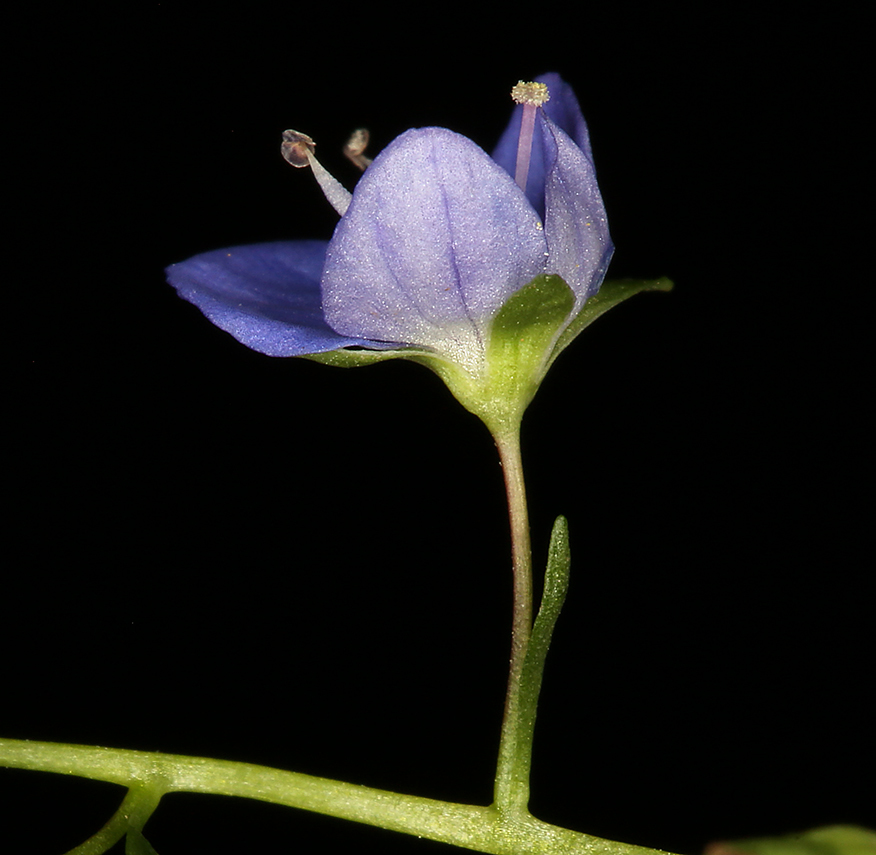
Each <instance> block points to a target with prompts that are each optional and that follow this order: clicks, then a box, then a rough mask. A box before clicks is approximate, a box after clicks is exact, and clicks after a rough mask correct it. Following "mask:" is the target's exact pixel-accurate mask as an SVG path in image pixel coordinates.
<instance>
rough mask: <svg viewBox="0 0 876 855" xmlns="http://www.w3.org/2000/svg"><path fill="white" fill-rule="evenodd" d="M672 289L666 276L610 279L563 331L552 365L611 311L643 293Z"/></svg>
mask: <svg viewBox="0 0 876 855" xmlns="http://www.w3.org/2000/svg"><path fill="white" fill-rule="evenodd" d="M672 288H673V284H672V281H671V280H670V279H667V278H666V277H665V276H663V277H662V278H660V279H609V280H607V281H605V282H603V283H602V286H601V287H600V289H599V291H597V292H596V294H594V295H593V296H592V297H591V298H590V299H589V300H588V301H587V302H586V303H585V304H584V307H583V308H582V309H581V311H580V312H578V314H577V315H576V316H575V319H574V320H573V321H572V323H570V324H569V326H568V327H567V328H566V329H565V330H563V334H562V335H561V336H560V339H559V341H558V342H557V346H556V349H555V350H554V353H553V355H552V357H551V363H553V361H554V359H556V358H557V356H558V355H559V354H560V353H561V352H562V351H563V350H565V349H566V348H567V347H568V346H569V345H570V344H571V343H572V342H573V341H574V339H575V338H576V337H577V336H578V334H579V333H580V332H581V330H583V329H584V328H585V327H589V326H590V324H592V323H593V322H594V321H595V320H596V319H597V318H598V317H599V316H600V315H604V314H605V313H606V312H607V311H608V310H609V309H613V308H614V307H615V306H617V305H618V304H619V303H623V302H624V300H628V299H629V298H630V297H633V296H635V295H636V294H640V293H642V292H643V291H671V290H672Z"/></svg>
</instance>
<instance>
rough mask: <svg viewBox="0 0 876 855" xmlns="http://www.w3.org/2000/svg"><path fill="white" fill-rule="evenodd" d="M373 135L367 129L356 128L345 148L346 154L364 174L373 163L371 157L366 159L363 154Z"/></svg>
mask: <svg viewBox="0 0 876 855" xmlns="http://www.w3.org/2000/svg"><path fill="white" fill-rule="evenodd" d="M370 138H371V135H370V134H369V133H368V129H367V128H356V130H355V131H353V133H352V134H351V135H350V139H348V140H347V144H346V145H345V146H344V154H345V155H347V157H349V158H350V160H352V161H353V163H355V164H356V166H358V167H359V169H361V170H362V171H363V172H364V171H365V170H366V169H367V168H368V167H369V166H371V164H372V163H373V161H372V159H371V158H370V157H365V155H364V154H363V152H364V151H365V149H366V148H368V140H369V139H370Z"/></svg>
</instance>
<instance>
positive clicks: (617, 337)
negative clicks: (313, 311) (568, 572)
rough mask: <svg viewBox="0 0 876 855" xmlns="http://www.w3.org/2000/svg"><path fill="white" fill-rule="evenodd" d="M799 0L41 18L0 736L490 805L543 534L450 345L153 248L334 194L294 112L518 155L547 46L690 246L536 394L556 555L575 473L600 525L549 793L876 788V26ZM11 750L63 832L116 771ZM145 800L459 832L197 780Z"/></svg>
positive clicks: (626, 191)
mask: <svg viewBox="0 0 876 855" xmlns="http://www.w3.org/2000/svg"><path fill="white" fill-rule="evenodd" d="M569 8H570V9H571V8H572V7H569ZM769 8H770V10H771V11H769V12H766V13H765V12H763V11H761V12H759V13H755V12H753V11H748V10H746V9H745V8H744V7H742V6H739V5H730V4H726V5H716V6H714V7H710V11H709V12H708V13H703V12H698V13H696V14H691V12H690V11H689V10H687V9H686V8H684V9H683V8H682V7H678V9H677V10H676V9H674V8H673V7H672V6H665V5H661V6H660V8H659V10H658V9H657V7H656V6H655V7H654V11H651V12H647V11H643V10H642V9H641V8H639V7H633V6H629V7H626V6H624V4H621V5H619V6H615V7H612V9H611V10H610V11H606V10H605V9H590V8H588V7H586V6H576V7H574V11H569V12H564V11H563V10H562V9H559V10H556V9H554V10H549V9H547V8H535V9H530V10H522V11H521V10H518V9H517V7H514V8H509V9H507V10H504V11H502V10H500V11H496V12H494V13H493V17H492V20H491V21H490V22H489V23H486V22H484V21H481V20H477V19H472V17H471V13H470V12H469V10H467V9H465V8H453V7H446V6H445V7H441V8H434V9H431V10H430V11H429V13H428V17H427V19H426V20H423V19H420V18H418V17H417V14H415V13H410V17H407V15H408V13H407V12H406V13H405V15H402V16H401V17H400V13H398V12H393V11H392V10H390V9H388V8H383V7H368V8H364V7H358V6H357V7H352V6H346V5H339V6H331V7H329V6H328V5H325V4H324V5H323V6H320V7H317V8H315V9H314V8H311V7H308V6H303V5H300V4H299V5H296V6H295V7H292V8H289V7H284V8H283V9H281V8H280V7H279V6H274V4H250V5H241V6H240V7H239V8H235V9H233V11H231V12H228V11H224V12H223V11H220V10H218V9H216V8H210V7H205V8H204V9H203V10H202V11H200V12H195V11H193V10H192V8H191V7H184V6H182V5H180V4H177V3H172V2H171V3H151V4H146V3H143V4H138V3H132V4H120V5H119V6H118V8H117V9H116V10H115V11H104V12H102V13H100V14H97V13H84V14H83V13H82V12H81V10H75V11H74V12H69V13H67V14H66V15H64V16H58V15H55V14H52V15H49V14H46V15H45V16H44V17H42V18H40V19H38V20H34V19H32V20H29V21H27V22H22V23H21V24H19V25H18V27H17V28H14V31H13V32H14V37H15V38H14V41H15V42H16V44H15V45H14V49H15V56H16V57H19V58H20V59H19V62H18V82H17V84H16V86H15V87H14V88H15V89H16V94H17V97H16V99H15V101H16V103H15V107H16V121H15V124H14V133H13V134H11V135H10V136H12V137H13V138H14V139H13V140H12V141H13V142H16V143H19V144H20V145H21V148H22V153H21V157H20V158H11V159H10V161H9V162H8V163H7V169H8V175H9V179H10V183H11V181H12V180H13V179H15V180H20V179H21V178H23V179H24V182H25V184H26V189H25V192H24V193H21V194H20V195H16V196H15V197H14V200H13V202H12V203H11V204H12V207H13V208H14V209H13V211H12V213H13V214H14V219H15V223H14V225H13V226H12V228H11V230H10V231H8V232H7V234H8V235H9V236H10V237H11V240H10V241H9V244H8V245H7V251H6V255H7V260H8V262H9V264H8V265H7V275H8V276H9V280H8V281H7V288H8V289H9V291H8V293H7V296H8V297H9V300H10V301H11V300H12V299H13V298H14V297H16V296H17V295H19V294H23V295H24V296H25V297H26V300H27V306H26V308H25V309H24V310H23V311H19V310H17V309H10V312H11V316H10V317H8V318H7V326H8V328H9V332H10V333H11V335H13V336H16V337H17V336H21V340H20V341H21V343H20V344H19V345H18V346H17V348H16V359H17V362H16V369H17V370H16V380H18V379H19V378H22V377H23V379H24V383H23V384H19V383H17V382H16V383H15V384H13V386H12V387H11V392H10V397H11V399H12V400H11V404H12V413H11V416H9V417H8V418H9V419H10V421H11V422H12V425H13V427H14V428H15V430H16V433H15V439H13V440H12V441H11V442H10V443H9V445H8V449H7V453H8V462H9V467H8V470H9V472H10V473H11V477H10V478H9V479H8V481H7V484H8V490H9V493H10V495H11V500H12V502H13V504H14V505H15V509H14V510H13V512H12V513H11V514H9V515H8V518H9V522H10V525H11V533H10V536H9V537H8V539H7V543H8V556H9V558H8V562H7V569H6V571H5V573H4V577H5V581H4V583H3V585H4V587H3V595H2V608H3V613H4V624H3V635H4V638H3V645H4V655H3V663H4V664H3V678H2V687H3V688H2V692H3V697H2V706H0V732H2V734H3V735H4V736H9V737H16V738H31V739H41V740H51V741H62V742H75V743H86V744H92V743H94V744H102V745H113V746H119V747H126V748H138V749H144V750H159V751H166V752H175V753H184V754H193V755H204V756H215V757H223V758H228V759H238V760H245V761H250V762H255V763H262V764H266V765H271V766H277V767H282V768H289V769H294V770H297V771H302V772H308V773H311V774H316V775H322V776H326V777H336V778H340V779H344V780H349V781H353V782H356V783H362V784H368V785H372V786H376V787H382V788H386V789H394V790H399V791H403V792H410V793H415V794H418V795H423V796H431V797H436V798H443V799H449V800H453V801H470V802H478V803H487V802H488V801H489V800H490V795H491V777H492V769H493V763H494V754H495V747H496V741H497V736H498V728H499V724H500V716H501V708H502V698H503V692H504V678H505V675H504V669H505V662H506V659H507V634H508V622H509V615H510V612H509V610H510V578H509V577H510V574H509V559H508V557H507V553H508V535H507V523H506V520H505V516H504V505H503V502H504V498H503V491H502V485H501V476H500V470H499V467H498V464H497V462H496V459H495V452H494V450H493V448H492V443H491V441H490V438H489V436H488V434H487V432H486V431H485V429H484V428H483V427H482V426H481V425H480V424H479V423H478V422H477V421H476V420H475V419H474V417H472V416H470V415H469V414H467V413H466V412H464V411H463V410H462V409H461V408H460V407H459V406H458V405H456V404H455V402H454V401H453V400H452V398H451V397H450V395H449V393H448V392H447V391H446V390H445V389H444V388H443V387H442V386H441V385H440V383H439V382H438V381H437V379H436V378H435V377H433V376H432V375H431V374H430V373H429V372H427V371H425V370H424V369H422V368H420V367H418V366H414V365H408V364H403V363H390V364H387V365H382V366H376V367H373V368H368V369H363V370H350V371H344V370H339V369H330V368H327V367H324V366H320V365H316V364H312V363H309V362H306V361H303V360H279V359H271V358H268V357H265V356H262V355H260V354H257V353H254V352H252V351H249V350H247V349H246V348H244V347H243V346H241V345H239V344H238V343H236V342H235V341H234V340H233V339H231V338H230V337H229V336H227V335H226V334H225V333H223V332H221V331H219V330H217V329H215V328H214V327H212V326H211V325H210V324H209V323H208V322H207V321H206V320H205V319H204V318H203V317H202V316H201V315H200V314H199V312H198V311H197V310H196V309H194V308H193V307H191V306H189V305H188V304H186V303H183V302H182V301H180V300H179V299H178V298H177V297H176V296H175V294H174V293H173V291H172V290H171V289H170V288H169V286H167V285H166V284H165V283H164V279H163V273H162V269H163V267H164V266H165V265H167V264H169V263H171V262H174V261H179V260H182V259H184V258H186V257H188V256H190V255H192V254H194V253H197V252H201V251H205V250H208V249H213V248H218V247H222V246H228V245H233V244H238V243H248V242H257V241H262V240H276V239H286V238H289V239H291V238H296V237H319V238H327V237H329V236H330V235H331V231H332V229H333V227H334V224H335V222H336V219H337V218H336V216H335V214H334V212H333V211H332V210H331V208H330V207H329V206H328V204H327V203H326V202H325V200H324V199H323V198H322V195H321V193H320V192H319V190H318V188H317V186H316V184H315V182H314V181H313V179H312V176H310V175H309V174H308V173H307V172H306V171H304V170H300V171H299V170H293V169H291V168H290V167H289V166H288V165H287V164H285V163H284V162H283V160H282V159H281V157H280V155H279V139H280V133H281V132H282V131H283V130H284V129H285V128H287V127H292V128H296V129H299V130H303V131H305V132H307V133H309V134H310V135H311V136H313V137H314V138H315V139H316V141H317V143H318V145H319V149H318V152H319V154H320V155H321V159H322V162H323V164H324V165H326V166H327V167H328V168H329V169H330V170H331V171H333V172H334V173H335V174H336V175H337V176H338V177H339V178H340V179H341V180H342V181H343V182H345V183H346V184H347V185H348V186H352V184H353V182H354V181H355V179H356V173H355V170H354V169H353V168H352V166H350V165H349V164H347V163H346V162H345V161H344V159H343V157H342V156H341V154H340V146H341V145H342V144H343V142H344V140H345V139H346V135H347V134H348V133H349V131H350V130H352V129H353V128H354V127H358V126H361V125H366V126H368V127H369V128H370V129H371V131H372V140H373V146H374V150H375V151H378V150H379V149H380V148H381V147H383V146H384V145H386V144H387V143H388V142H389V141H390V140H392V139H393V138H394V137H395V136H396V135H397V134H399V133H400V132H402V131H403V130H405V129H407V128H409V127H416V126H422V125H441V126H445V127H449V128H451V129H453V130H456V131H459V132H461V133H465V134H467V135H468V136H470V137H471V138H472V139H474V140H475V141H476V142H477V143H479V144H480V145H482V146H483V147H484V148H486V149H487V150H489V149H490V147H491V146H492V145H493V144H494V142H495V141H496V139H497V138H498V135H499V133H500V132H501V130H502V128H503V127H504V124H505V122H506V121H507V116H508V114H509V110H510V102H509V99H508V94H507V93H508V90H509V89H510V86H511V85H512V84H513V83H515V82H516V81H517V80H518V79H519V78H531V77H533V76H535V75H536V74H539V73H541V72H544V71H548V70H556V71H559V72H560V73H561V74H563V75H564V76H565V77H566V79H567V80H568V81H569V82H570V83H571V84H572V85H573V86H574V87H575V89H576V91H577V93H578V96H579V99H580V101H581V104H582V107H583V110H584V113H585V115H586V117H587V119H588V122H589V124H590V130H591V136H592V140H593V146H594V154H595V158H596V164H597V169H598V173H599V177H600V185H601V187H602V191H603V195H604V197H605V200H606V205H607V207H608V213H609V219H610V222H611V225H612V233H613V237H614V240H615V243H616V246H617V251H616V255H615V260H614V262H613V264H612V269H611V271H610V275H611V276H614V277H620V276H636V277H644V278H654V277H657V276H660V275H668V276H670V277H672V278H673V279H674V280H675V281H676V283H677V286H676V290H675V291H674V292H673V293H672V294H670V295H663V294H659V295H644V296H640V297H637V298H636V299H635V300H633V301H632V302H630V303H629V304H627V305H625V306H623V307H621V308H619V309H617V310H615V311H614V312H613V313H612V314H611V315H609V316H607V317H605V318H604V319H602V320H600V321H599V322H598V323H597V324H596V325H594V326H593V327H592V328H591V329H590V330H588V332H587V333H586V335H584V336H583V337H582V338H581V339H580V340H579V341H578V342H577V343H576V344H575V346H574V347H573V348H571V349H570V350H569V351H568V352H567V353H566V354H564V356H563V357H562V359H561V360H560V361H559V362H558V364H557V365H556V366H555V368H554V370H553V371H552V374H551V376H550V377H549V378H548V379H547V381H546V382H545V384H544V385H543V388H542V390H541V391H540V393H539V395H538V397H537V398H536V401H535V403H534V404H533V406H532V407H531V409H530V411H529V413H528V415H527V419H526V424H525V430H524V443H525V457H526V466H527V473H528V482H529V490H530V503H531V510H532V530H533V538H534V546H535V549H536V554H537V556H538V557H539V560H541V558H540V557H541V556H543V554H544V550H545V549H546V545H547V536H548V533H549V530H550V525H551V522H552V519H553V517H554V516H555V515H556V514H558V513H563V514H566V515H567V516H568V517H569V519H570V525H571V533H572V544H573V556H574V564H573V579H572V588H571V593H570V597H569V601H568V604H567V608H566V610H565V612H564V614H563V616H562V619H561V622H560V625H559V628H558V631H557V636H556V639H555V643H554V648H553V650H552V652H551V657H550V659H549V662H548V669H547V675H546V680H545V687H544V694H543V702H542V706H541V709H540V719H539V726H538V731H537V742H536V754H535V762H534V770H533V799H532V809H533V811H534V812H535V813H536V814H537V815H538V816H540V817H542V818H544V819H546V820H550V821H553V822H556V823H559V824H563V825H567V826H569V827H572V828H576V829H579V830H582V831H587V832H590V833H593V834H597V835H600V836H603V837H609V838H615V839H621V840H625V841H628V842H634V843H639V844H643V845H648V846H653V847H660V848H664V849H668V850H672V851H676V852H682V853H691V855H692V853H696V852H698V851H700V850H701V849H702V847H703V846H704V845H705V843H707V842H708V841H709V840H713V839H719V838H732V837H739V836H753V835H763V834H776V833H783V832H789V831H794V830H800V829H803V828H807V827H812V826H816V825H824V824H829V823H834V822H856V823H862V824H866V823H870V824H872V823H873V822H874V815H873V807H872V806H873V798H872V797H873V793H872V782H871V783H870V784H869V785H868V784H867V783H866V780H865V769H866V768H868V767H872V756H873V741H872V735H871V726H870V722H869V720H868V719H869V714H868V711H867V704H868V703H871V702H869V701H868V700H867V698H868V693H869V691H870V687H869V684H870V683H871V682H872V669H873V666H874V655H873V643H872V639H871V635H872V595H873V582H872V567H871V563H872V547H871V542H872V538H871V529H872V510H873V509H872V469H871V468H869V460H868V457H867V453H868V452H869V448H868V445H869V443H865V440H869V438H870V435H871V430H870V427H869V426H868V425H867V419H868V418H869V415H868V410H869V406H870V404H868V401H870V400H871V399H872V364H871V363H872V354H871V349H870V346H869V336H870V329H871V326H872V324H871V318H872V314H871V312H872V297H871V289H872V282H871V280H872V274H871V273H870V270H869V268H868V267H867V266H866V264H865V262H864V260H863V258H862V257H861V256H860V255H859V253H860V250H861V248H862V246H866V245H867V244H866V240H867V239H869V238H868V237H867V235H866V234H865V233H864V232H863V231H862V230H861V231H858V227H857V226H856V221H855V218H854V213H855V212H854V208H855V205H856V204H857V200H858V198H859V197H860V196H861V195H862V194H863V192H864V191H863V189H862V187H861V185H862V180H863V176H862V174H861V173H860V172H859V171H858V166H859V165H860V163H861V162H863V160H864V142H863V141H862V140H861V137H860V136H859V135H857V131H856V128H857V127H858V126H859V125H860V121H861V119H860V115H859V113H860V111H861V103H862V102H861V101H860V100H859V99H860V95H859V93H860V82H861V76H862V74H863V69H864V65H865V61H864V54H863V53H862V52H860V51H859V50H858V49H857V47H856V41H857V39H858V36H859V33H860V32H861V28H862V26H863V24H862V22H860V21H856V20H854V19H852V18H847V17H844V16H843V14H842V10H841V9H839V8H834V9H831V10H830V11H829V12H819V13H802V15H803V16H802V17H801V13H800V12H799V11H797V7H791V6H788V7H787V9H785V8H782V7H781V6H779V5H776V6H773V7H769ZM18 108H21V110H20V118H18V115H19V114H18ZM850 262H851V263H850ZM7 305H11V303H7ZM0 788H2V792H3V798H2V801H0V812H2V822H0V839H2V837H3V836H6V837H7V838H8V839H11V840H13V841H16V842H15V843H14V844H13V846H12V848H11V849H4V848H3V846H4V845H7V844H3V843H0V849H2V851H4V852H5V851H10V852H21V853H33V855H55V853H60V852H63V851H66V849H69V848H71V847H72V846H74V845H76V844H77V843H78V842H81V840H83V839H84V838H85V837H87V836H88V835H89V834H91V833H93V831H95V830H96V829H97V828H98V827H99V826H100V824H102V822H104V821H105V819H106V818H108V817H109V815H110V814H111V813H112V811H113V810H114V809H115V806H116V804H117V802H118V800H119V799H120V795H121V791H120V790H118V789H117V788H114V787H112V786H110V785H104V784H98V783H93V782H87V781H86V782H81V781H77V780H75V779H66V778H62V777H55V776H52V775H46V774H43V773H34V772H24V771H17V770H15V771H6V770H0ZM26 836H29V838H30V840H29V842H27V843H25V842H21V841H23V840H25V838H26ZM147 836H148V837H149V838H150V840H151V841H152V843H153V845H154V846H155V847H156V849H157V850H158V852H160V853H161V855H176V853H193V852H208V851H209V852H213V853H225V852H228V853H240V852H286V851H289V852H292V851H331V850H338V851H363V850H364V851H377V852H386V853H396V852H398V853H408V852H410V853H424V855H425V853H428V852H436V853H437V852H439V851H448V852H449V851H451V849H450V847H447V846H444V845H441V844H436V843H431V842H428V841H420V840H414V839H413V838H407V837H403V836H400V835H396V834H393V833H390V832H385V831H381V830H376V829H370V828H365V827H362V826H356V825H353V824H348V823H344V822H342V821H340V820H333V819H330V818H324V817H319V816H314V815H308V814H305V813H300V812H297V811H293V810H289V809H285V808H280V807H277V806H273V805H267V804H258V803H247V802H244V801H239V800H231V799H221V798H220V797H205V796H194V795H176V796H172V797H168V798H167V799H166V801H165V803H163V804H162V806H161V808H160V809H159V811H158V812H157V813H156V815H155V816H154V818H153V819H152V820H151V821H150V823H149V825H148V826H147Z"/></svg>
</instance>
